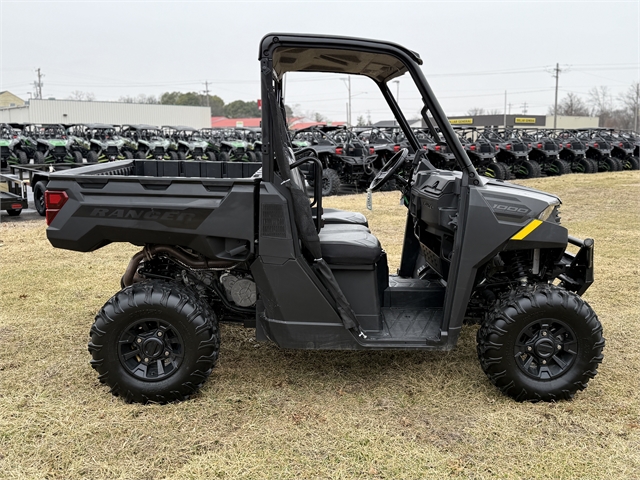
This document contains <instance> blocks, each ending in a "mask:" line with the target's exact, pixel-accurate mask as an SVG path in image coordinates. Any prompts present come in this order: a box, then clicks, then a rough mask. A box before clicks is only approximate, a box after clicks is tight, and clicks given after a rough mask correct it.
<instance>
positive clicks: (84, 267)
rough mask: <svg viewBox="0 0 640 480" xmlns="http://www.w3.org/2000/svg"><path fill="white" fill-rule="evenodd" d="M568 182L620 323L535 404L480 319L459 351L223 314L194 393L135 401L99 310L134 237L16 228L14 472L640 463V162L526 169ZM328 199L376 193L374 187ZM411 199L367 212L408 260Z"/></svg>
mask: <svg viewBox="0 0 640 480" xmlns="http://www.w3.org/2000/svg"><path fill="white" fill-rule="evenodd" d="M522 183H526V184H527V185H530V186H534V187H536V188H541V189H544V190H547V191H551V192H554V193H557V194H559V195H560V196H561V197H562V198H563V200H564V202H565V204H564V206H563V208H562V216H563V222H564V223H565V224H566V225H567V226H568V227H569V229H570V231H571V233H572V234H574V235H576V236H591V237H594V238H595V240H596V283H595V284H594V286H593V287H592V288H591V289H590V290H589V291H588V292H587V294H586V296H585V297H586V299H587V301H588V302H590V303H591V305H592V306H593V307H594V308H595V310H596V311H597V312H598V314H599V316H600V319H601V321H602V323H603V325H604V330H605V336H606V338H607V347H606V349H605V360H604V363H603V364H602V366H601V368H600V373H599V374H598V376H597V377H596V378H595V380H593V381H592V382H591V383H590V385H589V387H588V388H587V390H585V391H584V392H582V393H580V394H578V395H577V396H576V398H575V400H574V401H572V402H562V403H557V404H518V403H515V402H513V401H512V400H510V399H508V398H506V397H504V396H502V395H501V394H500V393H499V392H498V391H497V390H496V389H495V388H494V387H493V386H492V385H491V384H490V383H489V381H488V380H487V379H486V378H485V376H484V374H483V373H482V371H481V369H480V367H479V365H478V361H477V358H476V354H475V331H476V328H475V327H466V328H465V329H464V331H463V334H462V336H461V339H460V343H459V346H458V348H457V349H456V350H455V351H453V352H451V353H449V354H441V353H405V352H307V351H283V350H279V349H277V348H275V347H273V346H271V345H266V344H256V343H255V342H254V341H253V338H252V337H253V332H252V331H251V330H243V329H242V328H239V327H235V326H224V327H223V330H222V350H221V360H220V364H219V366H218V367H217V368H216V369H215V372H214V374H213V375H212V377H211V378H210V379H209V381H208V382H207V383H206V385H205V388H204V389H203V390H202V391H201V393H200V394H198V395H197V396H196V397H195V398H194V399H193V400H191V401H188V402H184V403H180V404H173V405H166V406H155V405H150V406H140V405H127V404H124V403H123V402H122V401H121V400H119V399H117V398H114V397H112V396H111V395H110V394H109V393H108V391H107V389H106V388H105V387H103V386H101V385H100V384H99V383H98V381H97V379H96V375H95V373H94V371H93V370H92V369H91V368H90V366H89V364H88V360H89V355H88V353H87V350H86V344H87V339H88V337H87V335H88V331H89V327H90V325H91V322H92V321H93V317H94V315H95V312H96V311H97V310H98V309H99V308H100V306H101V305H102V304H103V303H104V302H105V301H106V300H107V299H108V297H109V296H111V295H112V294H113V293H114V292H115V291H116V290H117V289H118V288H119V287H118V282H119V278H120V275H121V274H122V271H123V270H124V268H125V266H126V264H127V262H128V259H129V257H130V255H131V254H132V253H133V252H135V251H136V248H135V247H132V246H129V245H111V246H108V247H105V248H103V249H102V250H100V251H97V252H94V253H87V254H82V253H74V252H68V251H63V250H55V249H53V248H52V247H51V246H50V245H49V244H48V242H47V241H46V239H45V232H44V230H45V227H44V222H42V221H41V220H37V221H24V220H18V221H13V220H10V221H6V220H7V217H4V216H3V217H2V220H3V223H2V229H1V231H0V239H1V245H2V246H1V247H0V262H1V264H2V283H1V285H0V477H1V478H3V479H5V478H6V479H18V478H29V479H31V478H47V479H78V478H89V479H103V478H104V479H115V478H123V479H163V478H170V479H209V478H228V479H235V478H332V479H333V478H338V479H339V478H387V479H396V478H408V479H413V478H443V477H460V478H536V479H537V478H551V479H559V478H566V479H575V478H585V479H596V478H612V479H614V478H615V479H617V478H625V479H627V478H629V479H630V478H640V453H639V452H640V404H639V398H638V383H639V380H640V375H639V373H638V372H639V367H640V353H639V351H640V349H639V348H638V345H639V344H640V333H639V329H640V328H639V325H638V316H639V315H638V314H639V312H640V304H639V286H640V284H639V280H638V279H639V275H638V270H639V268H640V267H639V265H640V253H639V246H640V242H639V240H640V238H639V237H640V233H639V232H640V188H639V187H640V172H633V173H626V172H625V173H623V172H620V173H612V174H598V175H583V176H578V175H571V176H567V177H560V178H548V179H540V180H535V181H527V182H522ZM326 204H327V206H335V207H341V208H346V209H350V210H360V211H363V212H366V211H365V209H364V205H365V198H364V195H353V196H345V197H340V198H331V199H327V201H326ZM405 212H406V211H405V209H404V208H403V207H401V206H399V205H398V194H396V193H386V194H376V195H375V196H374V210H373V212H368V213H367V215H368V217H369V219H370V223H371V226H372V229H373V231H374V232H375V233H376V234H377V235H378V236H379V238H380V239H381V241H382V243H383V245H384V246H385V247H386V249H387V250H388V251H389V253H390V255H389V257H390V262H391V264H392V269H393V268H395V267H397V264H398V261H399V255H400V245H401V238H402V233H403V225H404V218H405Z"/></svg>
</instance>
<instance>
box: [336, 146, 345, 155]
mask: <svg viewBox="0 0 640 480" xmlns="http://www.w3.org/2000/svg"><path fill="white" fill-rule="evenodd" d="M343 152H344V150H343V149H342V147H336V155H342V153H343Z"/></svg>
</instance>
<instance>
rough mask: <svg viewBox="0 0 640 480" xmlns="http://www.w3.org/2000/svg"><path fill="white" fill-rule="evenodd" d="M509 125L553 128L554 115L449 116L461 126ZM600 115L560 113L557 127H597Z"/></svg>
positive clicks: (451, 121) (454, 122)
mask: <svg viewBox="0 0 640 480" xmlns="http://www.w3.org/2000/svg"><path fill="white" fill-rule="evenodd" d="M505 118H506V126H507V127H515V128H553V121H554V117H553V115H526V114H525V115H506V117H505V115H475V116H472V115H467V116H464V117H449V122H450V123H451V125H456V126H460V127H504V126H505ZM599 122H600V118H599V117H571V116H565V115H558V116H557V117H556V128H562V129H574V128H597V127H598V124H599Z"/></svg>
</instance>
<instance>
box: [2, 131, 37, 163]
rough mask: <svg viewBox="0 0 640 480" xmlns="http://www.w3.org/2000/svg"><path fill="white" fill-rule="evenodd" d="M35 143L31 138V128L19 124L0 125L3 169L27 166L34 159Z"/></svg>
mask: <svg viewBox="0 0 640 480" xmlns="http://www.w3.org/2000/svg"><path fill="white" fill-rule="evenodd" d="M34 145H35V141H34V140H33V139H32V138H31V137H30V134H29V126H28V125H21V124H17V123H3V124H1V125H0V157H1V161H2V162H1V163H2V164H1V167H2V168H6V167H7V165H17V164H21V165H26V164H27V163H29V160H30V159H31V158H32V157H33V152H34V151H35V148H34Z"/></svg>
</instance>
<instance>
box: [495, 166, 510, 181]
mask: <svg viewBox="0 0 640 480" xmlns="http://www.w3.org/2000/svg"><path fill="white" fill-rule="evenodd" d="M498 167H500V168H501V169H502V179H503V180H511V169H510V168H509V165H507V164H506V163H504V162H498Z"/></svg>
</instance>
